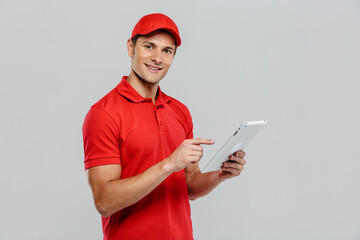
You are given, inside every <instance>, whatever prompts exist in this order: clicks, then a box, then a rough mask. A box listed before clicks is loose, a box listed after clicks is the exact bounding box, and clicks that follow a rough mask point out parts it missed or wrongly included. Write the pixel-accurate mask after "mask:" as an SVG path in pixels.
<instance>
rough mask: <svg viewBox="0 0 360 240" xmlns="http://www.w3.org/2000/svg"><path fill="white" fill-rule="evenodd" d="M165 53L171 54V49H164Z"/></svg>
mask: <svg viewBox="0 0 360 240" xmlns="http://www.w3.org/2000/svg"><path fill="white" fill-rule="evenodd" d="M164 52H165V53H168V54H172V51H171V50H170V49H164Z"/></svg>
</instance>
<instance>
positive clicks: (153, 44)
mask: <svg viewBox="0 0 360 240" xmlns="http://www.w3.org/2000/svg"><path fill="white" fill-rule="evenodd" d="M142 44H149V45H151V46H157V45H156V44H155V43H153V42H149V41H146V40H145V41H144V42H143V43H142ZM164 49H171V50H173V51H175V47H169V46H167V47H165V48H164Z"/></svg>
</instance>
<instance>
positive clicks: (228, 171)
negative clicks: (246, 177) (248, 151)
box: [219, 151, 246, 178]
mask: <svg viewBox="0 0 360 240" xmlns="http://www.w3.org/2000/svg"><path fill="white" fill-rule="evenodd" d="M244 157H245V152H244V151H239V152H235V153H234V154H232V155H230V156H229V160H228V161H226V162H224V163H223V165H222V167H221V170H220V171H219V177H220V178H232V177H236V176H239V175H240V173H241V171H242V170H243V169H244V165H245V164H246V161H245V159H244Z"/></svg>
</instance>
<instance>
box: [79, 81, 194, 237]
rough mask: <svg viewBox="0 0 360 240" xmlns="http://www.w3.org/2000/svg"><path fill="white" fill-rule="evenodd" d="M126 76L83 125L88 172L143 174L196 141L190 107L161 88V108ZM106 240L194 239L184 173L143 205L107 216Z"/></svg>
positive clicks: (104, 221) (174, 176) (104, 222)
mask: <svg viewBox="0 0 360 240" xmlns="http://www.w3.org/2000/svg"><path fill="white" fill-rule="evenodd" d="M126 79H127V77H126V76H125V77H123V78H122V80H121V82H120V83H119V84H118V86H117V87H116V88H115V89H113V90H112V91H111V92H109V93H108V94H107V95H106V96H105V97H103V98H102V99H101V100H100V101H98V102H97V103H96V104H94V105H93V106H92V107H91V109H90V111H89V112H88V114H87V115H86V118H85V121H84V125H83V139H84V152H85V169H88V168H91V167H95V166H100V165H106V164H121V167H122V173H121V178H128V177H132V176H135V175H138V174H140V173H142V172H144V171H145V170H146V169H148V168H149V167H151V166H153V165H154V164H156V163H158V162H160V161H161V160H163V159H164V158H166V157H168V156H169V155H170V154H171V153H172V152H173V151H174V150H175V149H176V148H177V147H178V146H179V145H180V144H181V143H182V142H183V141H184V140H185V139H188V138H192V137H193V135H192V120H191V115H190V113H189V110H188V109H187V107H186V106H185V105H183V104H182V103H180V102H179V101H177V100H176V99H174V98H171V97H169V96H167V95H166V94H164V93H163V92H161V90H160V88H159V89H158V95H157V99H156V104H155V105H154V104H153V102H152V100H151V98H143V97H142V96H141V95H140V94H138V93H137V92H136V91H135V89H133V88H132V87H131V85H130V84H129V83H128V82H127V80H126ZM102 225H103V232H104V239H106V240H116V239H126V240H128V239H143V240H145V239H151V240H155V239H161V240H163V239H181V240H184V239H193V236H192V224H191V218H190V205H189V197H188V192H187V185H186V179H185V173H184V171H183V170H182V171H179V172H176V173H173V174H171V175H170V176H169V177H168V178H167V179H165V180H164V181H163V182H162V183H161V184H160V185H159V186H158V187H157V188H155V189H154V190H153V191H152V192H151V193H149V194H148V195H147V196H146V197H144V198H143V199H142V200H140V201H139V202H137V203H135V204H133V205H131V206H129V207H127V208H125V209H123V210H121V211H118V212H116V213H114V214H113V215H112V216H110V217H108V218H104V217H103V218H102Z"/></svg>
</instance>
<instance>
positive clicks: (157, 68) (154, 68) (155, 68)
mask: <svg viewBox="0 0 360 240" xmlns="http://www.w3.org/2000/svg"><path fill="white" fill-rule="evenodd" d="M148 67H149V68H150V69H152V70H160V68H154V67H151V66H148Z"/></svg>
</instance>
